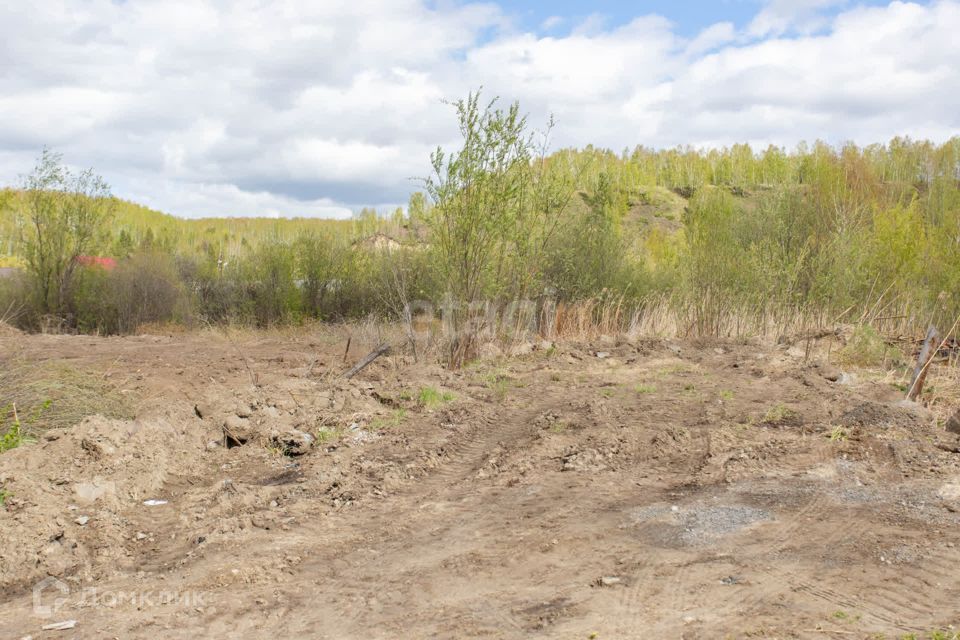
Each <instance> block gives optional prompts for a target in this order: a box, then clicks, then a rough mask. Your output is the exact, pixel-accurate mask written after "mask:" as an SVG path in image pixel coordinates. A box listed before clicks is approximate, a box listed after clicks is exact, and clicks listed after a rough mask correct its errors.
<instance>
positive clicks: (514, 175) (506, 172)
mask: <svg viewBox="0 0 960 640" xmlns="http://www.w3.org/2000/svg"><path fill="white" fill-rule="evenodd" d="M495 105H496V100H493V101H490V102H489V103H487V104H486V105H485V106H481V104H480V95H479V93H472V94H470V95H469V96H468V97H467V99H466V100H459V101H457V102H456V103H454V107H455V109H456V112H457V118H458V120H459V125H460V134H461V136H462V138H463V144H462V147H461V148H460V149H459V150H457V151H455V152H453V153H451V154H449V155H448V154H447V153H445V152H444V151H443V150H442V149H437V150H436V151H435V152H434V153H433V154H432V156H431V163H432V167H433V174H432V175H431V176H429V177H428V178H426V179H425V180H424V187H425V190H426V192H427V194H428V195H429V197H430V198H431V200H432V203H433V205H434V206H433V207H432V208H431V209H429V210H428V211H427V212H425V214H424V216H423V217H424V222H425V224H426V226H427V227H428V229H429V231H430V239H431V242H432V250H433V253H434V257H435V261H436V262H435V264H437V266H438V269H439V271H440V274H441V281H442V282H445V283H446V291H445V292H444V293H445V294H446V297H447V300H448V307H449V321H450V323H451V325H452V329H453V332H454V334H455V335H456V336H457V337H456V339H455V340H454V341H453V342H452V344H451V345H450V352H449V360H450V362H451V364H456V365H458V366H459V365H462V364H463V363H464V362H465V361H467V360H469V359H471V358H472V357H473V356H474V354H475V351H476V335H475V333H474V331H473V330H472V325H471V323H472V321H473V315H474V314H475V313H476V311H477V310H476V308H475V305H476V304H477V303H479V302H480V301H481V300H502V299H507V300H517V299H523V298H525V297H526V296H527V294H528V292H529V291H530V290H531V288H532V287H533V285H534V284H535V283H536V282H537V281H538V279H539V277H538V276H539V271H540V269H542V266H543V260H542V257H543V255H544V253H545V251H546V249H547V245H548V243H549V241H550V239H551V238H552V236H553V235H554V233H555V231H556V229H557V227H558V225H559V223H560V221H561V216H560V213H561V211H562V210H563V209H564V207H565V206H566V204H567V202H568V201H569V199H570V197H571V195H572V193H573V183H572V180H571V179H570V173H569V172H568V171H566V170H565V169H566V167H564V166H563V164H562V163H559V162H547V161H546V153H545V150H546V141H544V144H543V146H541V147H540V148H539V149H538V148H537V146H536V145H535V143H534V138H533V136H532V135H531V134H529V133H528V131H527V120H526V117H524V116H522V115H521V114H520V106H519V104H517V103H513V104H511V105H510V106H509V107H508V108H507V109H506V110H504V109H500V108H497V107H496V106H495ZM550 126H552V123H551V125H550ZM549 128H550V127H549V126H548V132H549ZM538 151H539V155H538Z"/></svg>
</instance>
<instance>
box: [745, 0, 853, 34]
mask: <svg viewBox="0 0 960 640" xmlns="http://www.w3.org/2000/svg"><path fill="white" fill-rule="evenodd" d="M842 4H845V2H844V0H770V2H768V3H767V5H766V6H765V7H764V8H763V9H762V10H761V11H760V13H758V14H757V15H756V16H755V17H754V19H753V20H752V21H751V22H750V25H749V27H747V31H748V32H749V34H750V35H752V36H756V37H764V36H768V35H771V34H772V35H776V36H778V35H781V34H783V33H785V32H787V31H790V30H795V31H800V32H807V33H809V32H812V31H816V30H817V29H821V28H823V27H824V26H826V25H827V24H828V20H827V19H826V18H825V17H824V15H823V11H824V10H826V9H830V8H833V7H836V6H838V5H842Z"/></svg>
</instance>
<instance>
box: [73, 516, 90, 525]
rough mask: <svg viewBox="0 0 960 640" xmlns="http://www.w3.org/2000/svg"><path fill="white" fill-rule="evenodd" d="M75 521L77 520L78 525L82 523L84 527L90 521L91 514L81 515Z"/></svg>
mask: <svg viewBox="0 0 960 640" xmlns="http://www.w3.org/2000/svg"><path fill="white" fill-rule="evenodd" d="M74 522H76V523H77V524H78V525H80V526H81V527H82V526H84V525H85V524H87V523H88V522H90V518H89V516H80V517H79V518H77V519H76V520H74Z"/></svg>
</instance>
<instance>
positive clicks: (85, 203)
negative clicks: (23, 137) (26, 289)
mask: <svg viewBox="0 0 960 640" xmlns="http://www.w3.org/2000/svg"><path fill="white" fill-rule="evenodd" d="M23 190H24V192H25V195H26V197H25V198H24V199H23V201H22V205H21V207H20V210H19V218H20V231H21V243H22V252H23V256H24V258H25V260H26V263H27V268H28V270H29V271H30V273H31V274H32V276H33V280H34V284H35V295H36V298H37V304H38V308H39V310H40V311H41V312H42V313H52V314H60V315H62V314H63V313H64V312H65V310H66V307H67V301H68V295H69V291H70V285H71V283H72V282H73V279H74V275H75V273H76V270H77V266H78V261H77V258H78V257H79V256H82V255H84V254H85V253H87V252H89V251H90V250H91V249H92V248H93V246H94V244H95V242H96V240H97V237H98V234H99V233H100V232H101V230H102V229H103V225H104V224H105V222H106V220H107V218H108V217H109V215H110V210H111V206H112V200H111V199H110V198H109V196H110V187H109V186H108V185H107V183H106V182H104V180H103V178H101V177H100V176H99V175H97V174H96V173H94V172H93V170H92V169H87V170H85V171H82V172H80V173H78V174H74V173H72V172H71V171H70V170H69V169H68V168H67V167H66V166H65V165H64V164H63V157H62V156H61V155H60V154H58V153H54V152H53V151H50V150H49V149H44V150H43V153H42V154H41V156H40V158H39V160H38V161H37V166H36V167H35V168H34V170H33V172H32V173H30V175H28V176H27V177H26V178H25V180H24V184H23Z"/></svg>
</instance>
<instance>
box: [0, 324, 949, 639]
mask: <svg viewBox="0 0 960 640" xmlns="http://www.w3.org/2000/svg"><path fill="white" fill-rule="evenodd" d="M370 346H372V345H357V344H355V345H354V347H353V349H352V350H351V355H350V358H349V361H351V362H352V361H354V360H356V359H358V358H359V357H360V356H362V355H363V353H364V351H365V349H367V348H369V347H370ZM343 349H344V341H343V340H342V339H341V337H340V336H339V335H337V334H335V333H321V332H318V333H316V334H306V335H302V334H301V335H291V336H284V335H281V334H247V335H244V336H235V337H233V338H229V339H228V338H226V337H224V336H223V335H222V334H217V333H213V332H205V333H197V334H186V335H177V336H140V337H130V338H90V337H71V336H20V335H12V334H11V335H6V334H4V335H3V336H0V353H2V354H3V355H2V356H0V357H3V358H8V359H9V358H14V357H16V358H18V359H19V360H20V361H22V360H24V359H25V360H27V361H30V362H37V363H42V362H45V361H57V362H65V363H69V364H70V365H71V366H73V367H79V368H82V369H83V370H85V371H91V372H96V373H98V374H100V375H102V376H103V378H104V380H108V381H110V383H111V384H112V385H115V387H116V389H117V390H118V391H119V392H122V393H128V394H130V396H131V397H132V398H134V397H135V398H136V401H137V406H138V407H139V409H138V412H137V418H136V419H135V420H129V421H123V420H109V419H105V418H101V417H91V418H87V419H86V420H84V421H83V422H82V423H80V424H78V425H76V426H73V427H71V428H68V429H56V430H52V431H49V432H47V433H46V434H43V435H41V437H40V438H39V439H38V441H37V442H36V443H34V444H28V445H25V446H22V447H20V448H18V449H14V450H12V451H10V452H8V453H5V454H3V455H2V456H0V486H2V487H3V488H4V490H5V491H7V492H8V494H9V495H8V497H7V498H6V500H5V502H4V506H2V507H0V637H4V638H21V637H25V636H32V637H33V638H48V637H49V638H69V637H76V638H103V637H116V638H158V637H162V638H191V639H193V638H198V637H221V638H261V637H268V636H272V637H276V638H298V637H313V638H364V639H369V638H401V637H403V638H425V637H441V638H474V637H483V638H527V637H543V638H600V639H603V638H641V637H642V638H668V637H669V638H722V637H734V638H741V637H764V638H823V637H836V638H867V637H889V638H894V637H901V636H902V635H904V634H907V633H910V632H914V633H918V634H922V633H924V632H929V631H931V630H933V629H946V628H949V627H950V625H955V626H960V529H958V523H960V513H958V510H960V468H958V461H960V454H957V453H952V452H951V451H952V450H955V449H957V448H958V446H960V441H958V436H956V435H954V434H951V433H948V432H946V431H945V430H944V429H943V427H942V426H938V425H939V422H938V419H937V416H936V415H934V414H933V413H931V412H930V411H928V410H926V409H924V408H923V407H920V406H916V405H908V404H904V403H902V402H900V399H901V398H902V392H901V391H899V390H897V389H895V388H894V387H893V386H891V385H890V384H889V383H888V382H885V381H883V380H882V379H880V378H879V376H875V375H872V374H871V373H870V372H863V371H861V372H857V375H856V377H854V378H851V377H850V376H843V377H841V378H840V381H838V382H831V381H830V380H828V378H836V377H837V376H836V372H835V371H831V369H830V367H828V366H826V365H821V364H819V363H818V362H817V361H815V360H813V359H806V358H805V357H804V354H803V353H798V352H796V350H793V349H786V348H785V347H772V346H762V345H759V344H743V343H731V342H706V341H700V342H696V343H692V342H691V343H679V342H663V341H654V340H650V341H623V340H613V339H611V340H603V341H598V342H596V343H592V344H562V345H555V346H552V347H551V346H550V345H546V344H543V345H532V346H531V347H530V348H529V349H525V350H524V351H527V353H525V354H524V355H519V356H516V357H512V358H509V359H492V360H485V361H483V362H480V363H477V364H474V365H471V366H468V367H467V368H465V369H463V370H461V371H456V372H451V371H447V370H445V369H443V368H442V367H439V366H436V365H429V364H422V363H420V364H418V363H415V362H413V361H412V359H411V358H409V357H406V356H388V357H384V358H381V359H379V360H377V361H376V362H375V363H374V364H373V365H371V366H370V367H368V368H367V369H365V370H364V371H363V372H362V373H361V374H360V375H359V376H357V377H356V378H354V379H353V380H350V381H344V380H342V379H339V378H338V377H337V374H339V373H340V372H342V371H343V370H345V369H346V368H347V365H344V363H343ZM0 366H2V361H0ZM424 388H431V389H435V390H436V391H437V394H434V398H436V402H435V403H431V404H430V405H429V406H425V404H424V403H423V402H420V396H421V390H422V389H424ZM444 394H447V395H446V397H444ZM53 401H54V402H56V398H53ZM149 501H161V503H160V504H154V503H151V504H152V506H151V505H150V504H145V502H149ZM48 577H49V578H50V579H48V580H47V581H46V582H41V581H43V580H44V579H45V578H48ZM52 578H56V580H59V581H61V582H55V581H54V580H53V579H52ZM37 583H41V585H42V586H45V587H46V589H44V590H42V591H37V593H36V594H35V593H34V591H35V590H34V587H35V585H37ZM35 596H36V597H35ZM58 598H59V600H58ZM65 621H75V626H73V628H71V629H68V630H64V631H56V630H43V629H42V627H43V626H44V625H48V624H51V623H56V622H65ZM873 634H882V635H873Z"/></svg>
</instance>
